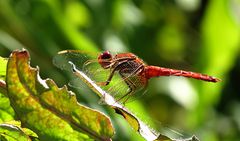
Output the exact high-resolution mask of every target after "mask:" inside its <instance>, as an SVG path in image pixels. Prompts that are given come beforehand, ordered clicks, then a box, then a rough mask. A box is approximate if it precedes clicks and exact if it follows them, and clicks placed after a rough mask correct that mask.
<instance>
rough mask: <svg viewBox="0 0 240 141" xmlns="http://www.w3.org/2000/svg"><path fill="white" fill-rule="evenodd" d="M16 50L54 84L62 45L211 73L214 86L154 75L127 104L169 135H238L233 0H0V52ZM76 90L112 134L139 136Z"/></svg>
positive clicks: (239, 40)
mask: <svg viewBox="0 0 240 141" xmlns="http://www.w3.org/2000/svg"><path fill="white" fill-rule="evenodd" d="M21 48H26V49H27V50H28V51H29V52H30V54H31V65H32V66H34V67H35V66H39V67H40V75H41V76H42V77H43V78H51V79H53V80H54V81H55V82H56V83H57V84H58V85H59V86H63V85H64V84H66V83H67V82H68V79H69V78H68V77H66V75H64V72H62V71H61V70H59V69H57V68H56V67H54V66H53V64H52V58H53V56H54V55H55V54H56V53H57V52H58V51H60V50H65V49H78V50H84V51H90V52H98V51H101V50H110V51H113V52H133V53H135V54H136V55H138V56H139V57H140V58H142V59H143V60H144V61H145V62H147V63H148V64H151V65H158V66H162V67H169V68H175V69H184V70H191V71H195V72H201V73H206V74H209V75H213V76H216V77H218V78H220V79H222V81H221V82H219V83H216V84H213V83H207V82H201V81H197V80H193V79H185V78H182V77H181V78H179V77H161V78H154V79H152V80H151V81H150V82H149V86H148V91H147V93H146V94H145V95H144V96H142V97H141V98H139V99H138V100H135V101H134V102H131V103H129V106H130V107H131V109H132V111H133V112H134V113H135V114H136V115H137V116H139V117H141V118H142V119H143V121H146V122H147V123H148V124H151V126H152V128H155V129H156V130H157V131H161V132H164V133H165V132H167V134H170V135H169V136H170V137H177V138H185V137H190V136H191V135H193V134H195V135H196V136H197V137H198V138H199V139H200V140H202V141H220V140H224V141H237V140H239V139H240V87H239V86H238V85H239V83H240V56H239V49H240V0H218V1H217V0H215V1H214V0H213V1H207V0H202V1H200V0H0V56H3V57H8V56H9V54H10V53H11V51H12V50H15V49H21ZM75 91H77V90H75ZM77 96H78V98H79V102H80V103H83V104H85V105H88V106H90V107H92V108H96V109H98V110H101V111H103V112H105V113H106V114H108V115H109V116H110V117H111V120H112V121H113V122H114V126H115V128H116V135H115V137H114V140H129V141H130V140H132V141H136V140H143V139H142V138H141V137H140V136H139V135H138V134H137V133H134V132H133V131H132V130H131V127H130V126H129V125H127V123H126V122H125V121H124V120H123V119H122V117H120V116H118V115H116V114H114V112H113V111H112V110H110V109H109V108H107V107H106V106H104V105H99V104H98V102H97V101H98V98H97V97H96V96H95V95H94V94H92V93H77ZM173 130H174V131H173ZM174 132H178V133H174ZM180 134H181V135H180Z"/></svg>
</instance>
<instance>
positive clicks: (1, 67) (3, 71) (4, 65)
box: [0, 57, 7, 81]
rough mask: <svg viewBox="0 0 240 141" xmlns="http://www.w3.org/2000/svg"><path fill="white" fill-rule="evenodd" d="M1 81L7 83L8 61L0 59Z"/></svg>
mask: <svg viewBox="0 0 240 141" xmlns="http://www.w3.org/2000/svg"><path fill="white" fill-rule="evenodd" d="M0 64H1V65H0V80H4V81H5V76H6V68H7V59H6V58H2V57H0Z"/></svg>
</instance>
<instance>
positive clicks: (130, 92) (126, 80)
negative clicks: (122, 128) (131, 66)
mask: <svg viewBox="0 0 240 141" xmlns="http://www.w3.org/2000/svg"><path fill="white" fill-rule="evenodd" d="M125 82H126V84H127V85H128V86H129V91H128V92H127V93H126V94H124V95H123V96H121V97H120V98H118V99H117V101H121V100H122V99H124V98H125V97H126V96H128V97H127V98H126V99H125V100H124V101H123V102H122V103H123V104H125V103H126V102H127V100H128V99H129V97H130V95H132V94H133V93H134V91H135V89H136V86H135V85H134V83H132V82H131V81H130V80H128V79H125Z"/></svg>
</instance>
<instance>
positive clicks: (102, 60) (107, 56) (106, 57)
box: [98, 51, 112, 69]
mask: <svg viewBox="0 0 240 141" xmlns="http://www.w3.org/2000/svg"><path fill="white" fill-rule="evenodd" d="M111 62H112V55H111V53H110V52H109V51H104V52H103V53H101V54H100V55H99V56H98V63H99V64H100V65H101V66H102V67H103V68H104V69H108V68H110V64H111Z"/></svg>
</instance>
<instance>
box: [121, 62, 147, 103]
mask: <svg viewBox="0 0 240 141" xmlns="http://www.w3.org/2000/svg"><path fill="white" fill-rule="evenodd" d="M143 69H144V66H143V65H141V66H139V67H138V68H137V69H136V70H134V71H133V72H132V73H131V74H130V75H129V76H124V75H123V74H124V73H123V72H122V71H126V70H120V72H119V74H120V75H121V77H122V78H123V80H124V81H125V83H126V84H127V85H128V87H129V91H128V92H127V93H126V94H124V95H123V96H122V97H120V98H119V99H118V101H121V100H122V99H123V98H125V97H126V96H128V97H127V98H126V99H125V100H124V101H123V104H124V103H126V102H127V101H128V99H129V98H130V97H131V95H132V94H134V92H135V90H136V89H137V86H136V85H135V84H134V82H132V81H131V79H128V78H130V77H131V76H134V75H136V74H138V73H140V72H141V71H142V70H143Z"/></svg>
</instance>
